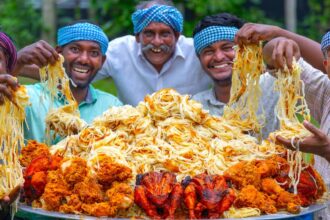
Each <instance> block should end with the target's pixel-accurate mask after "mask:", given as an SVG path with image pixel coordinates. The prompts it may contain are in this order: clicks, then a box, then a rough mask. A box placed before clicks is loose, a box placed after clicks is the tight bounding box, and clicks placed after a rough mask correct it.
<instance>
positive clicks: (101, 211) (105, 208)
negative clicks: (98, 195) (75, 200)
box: [81, 202, 117, 217]
mask: <svg viewBox="0 0 330 220" xmlns="http://www.w3.org/2000/svg"><path fill="white" fill-rule="evenodd" d="M81 208H82V210H83V211H84V212H86V213H87V214H89V215H93V216H96V217H101V216H110V217H111V216H114V215H115V214H116V211H117V209H116V207H111V205H110V204H109V203H108V202H100V203H94V204H82V206H81Z"/></svg>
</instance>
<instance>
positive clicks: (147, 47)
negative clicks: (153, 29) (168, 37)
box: [142, 44, 171, 53]
mask: <svg viewBox="0 0 330 220" xmlns="http://www.w3.org/2000/svg"><path fill="white" fill-rule="evenodd" d="M151 49H161V50H162V51H163V52H165V53H168V52H170V50H171V48H170V47H169V46H167V45H164V44H162V45H160V46H159V47H155V46H154V45H152V44H147V45H145V46H142V51H143V52H145V51H147V50H151Z"/></svg>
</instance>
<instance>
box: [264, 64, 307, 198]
mask: <svg viewBox="0 0 330 220" xmlns="http://www.w3.org/2000/svg"><path fill="white" fill-rule="evenodd" d="M300 74H301V68H300V67H299V65H298V64H297V62H296V61H295V60H294V62H293V68H292V70H291V71H290V70H289V69H288V68H287V67H286V68H285V69H284V70H282V71H281V70H279V71H278V72H277V73H276V76H277V80H276V84H275V90H277V91H279V94H280V97H279V101H278V103H277V106H276V110H275V111H276V114H277V117H278V118H279V120H280V130H279V131H276V132H274V133H272V134H270V137H271V138H272V139H273V140H274V141H275V137H276V136H277V135H280V136H282V137H285V138H287V139H291V144H292V147H293V148H295V149H296V150H295V151H291V150H288V152H287V159H288V161H289V163H290V173H289V177H290V178H291V181H292V185H293V188H294V192H295V193H296V192H297V185H298V183H299V178H300V174H301V171H302V169H303V167H302V159H303V158H302V152H300V151H299V143H300V141H301V140H302V139H303V138H304V137H307V136H309V135H311V133H310V132H309V131H308V130H306V129H305V128H304V126H303V125H302V124H301V123H299V121H298V118H297V114H300V115H302V116H303V118H304V119H305V120H308V121H309V120H310V114H309V109H308V107H307V104H306V101H305V99H304V97H305V95H304V83H303V81H302V80H301V79H300ZM296 139H297V140H298V141H297V142H295V141H296Z"/></svg>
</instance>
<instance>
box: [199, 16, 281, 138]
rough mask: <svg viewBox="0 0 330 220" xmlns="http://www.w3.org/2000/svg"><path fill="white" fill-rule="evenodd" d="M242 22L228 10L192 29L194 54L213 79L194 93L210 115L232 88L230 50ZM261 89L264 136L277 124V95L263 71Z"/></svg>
mask: <svg viewBox="0 0 330 220" xmlns="http://www.w3.org/2000/svg"><path fill="white" fill-rule="evenodd" d="M243 25H244V22H243V21H242V20H241V19H239V18H237V17H235V16H233V15H231V14H228V13H222V14H218V15H213V16H207V17H205V18H204V19H202V20H201V22H200V23H199V24H198V25H197V26H196V28H195V30H194V46H195V51H196V54H197V55H198V57H199V60H200V62H201V64H202V67H203V69H204V70H205V72H206V73H207V74H208V75H209V76H210V77H211V78H212V79H213V82H214V86H213V88H211V89H208V90H206V91H204V92H201V93H198V94H197V95H195V96H193V99H195V100H197V101H199V102H201V103H202V104H203V107H204V108H205V109H208V110H209V111H210V113H211V114H213V115H222V114H223V109H224V107H225V105H226V103H227V102H228V101H229V97H230V89H231V76H232V64H233V60H234V57H235V52H234V49H233V46H234V45H235V43H234V38H235V35H236V33H237V31H238V30H239V29H240V28H241V27H242V26H243ZM260 81H261V89H262V94H263V96H264V97H267V104H265V103H260V104H261V106H262V107H263V109H262V108H259V112H258V113H259V114H260V113H262V111H263V110H264V112H265V114H264V115H265V117H266V121H267V123H266V126H265V127H264V128H263V129H262V134H263V137H264V138H266V137H268V134H269V133H270V132H272V131H274V130H275V129H276V128H277V127H278V120H277V119H276V116H275V113H274V108H275V106H276V104H277V99H278V94H274V93H273V92H272V91H271V89H269V88H272V87H273V83H274V80H273V77H272V76H271V75H270V74H264V75H263V76H262V78H261V80H260Z"/></svg>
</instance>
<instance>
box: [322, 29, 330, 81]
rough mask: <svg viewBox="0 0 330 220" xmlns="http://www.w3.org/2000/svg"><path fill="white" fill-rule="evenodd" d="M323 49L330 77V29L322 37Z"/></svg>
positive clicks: (324, 63) (324, 62) (324, 61)
mask: <svg viewBox="0 0 330 220" xmlns="http://www.w3.org/2000/svg"><path fill="white" fill-rule="evenodd" d="M321 50H322V52H323V55H324V60H323V65H324V68H325V70H326V72H327V73H328V76H329V77H330V29H329V30H328V31H327V32H326V33H325V34H324V35H323V37H322V41H321Z"/></svg>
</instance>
